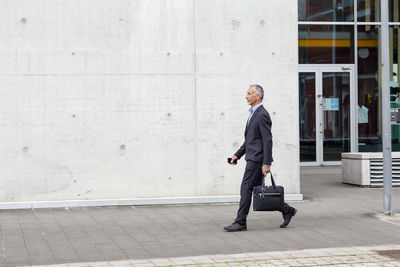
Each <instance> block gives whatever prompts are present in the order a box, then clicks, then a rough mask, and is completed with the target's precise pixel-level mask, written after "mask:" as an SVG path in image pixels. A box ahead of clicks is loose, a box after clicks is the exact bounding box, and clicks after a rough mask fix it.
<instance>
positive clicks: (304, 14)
mask: <svg viewBox="0 0 400 267" xmlns="http://www.w3.org/2000/svg"><path fill="white" fill-rule="evenodd" d="M298 12H299V21H354V1H353V0H324V1H321V0H298Z"/></svg>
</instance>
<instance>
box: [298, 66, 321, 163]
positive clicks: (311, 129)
mask: <svg viewBox="0 0 400 267" xmlns="http://www.w3.org/2000/svg"><path fill="white" fill-rule="evenodd" d="M299 114H300V127H299V129H300V161H301V162H314V161H316V160H317V157H316V149H317V143H316V132H315V131H316V129H315V73H313V72H310V73H308V72H300V73H299Z"/></svg>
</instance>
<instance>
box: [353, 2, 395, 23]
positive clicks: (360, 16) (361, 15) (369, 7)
mask: <svg viewBox="0 0 400 267" xmlns="http://www.w3.org/2000/svg"><path fill="white" fill-rule="evenodd" d="M389 2H390V0H389ZM380 12H381V11H380V1H379V0H357V21H359V22H379V21H380Z"/></svg>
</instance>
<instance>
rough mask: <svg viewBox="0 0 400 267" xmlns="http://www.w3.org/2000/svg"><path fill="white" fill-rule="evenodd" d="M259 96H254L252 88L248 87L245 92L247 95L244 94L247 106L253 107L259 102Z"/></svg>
mask: <svg viewBox="0 0 400 267" xmlns="http://www.w3.org/2000/svg"><path fill="white" fill-rule="evenodd" d="M259 99H260V96H259V95H256V94H255V93H254V87H250V88H249V89H248V90H247V94H246V100H247V104H249V105H250V106H252V107H253V106H255V105H256V103H257V102H258V101H259Z"/></svg>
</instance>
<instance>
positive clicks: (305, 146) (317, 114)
mask: <svg viewBox="0 0 400 267" xmlns="http://www.w3.org/2000/svg"><path fill="white" fill-rule="evenodd" d="M303 70H304V71H303ZM353 72H354V69H353V68H352V67H351V66H350V67H349V66H326V67H323V66H318V67H315V66H308V67H302V68H301V69H300V72H299V114H300V116H299V118H300V119H299V128H300V162H301V165H338V164H341V153H342V152H350V151H355V149H352V148H354V147H355V144H353V143H355V142H354V141H355V130H354V129H352V127H351V126H352V125H355V122H354V118H353V115H354V114H355V113H354V112H353V109H354V106H355V104H354V103H353V102H354V100H353V99H355V97H354V96H353V94H354V90H353V87H354V86H353V84H354V78H353Z"/></svg>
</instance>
